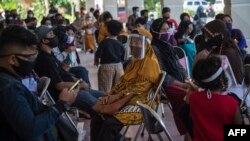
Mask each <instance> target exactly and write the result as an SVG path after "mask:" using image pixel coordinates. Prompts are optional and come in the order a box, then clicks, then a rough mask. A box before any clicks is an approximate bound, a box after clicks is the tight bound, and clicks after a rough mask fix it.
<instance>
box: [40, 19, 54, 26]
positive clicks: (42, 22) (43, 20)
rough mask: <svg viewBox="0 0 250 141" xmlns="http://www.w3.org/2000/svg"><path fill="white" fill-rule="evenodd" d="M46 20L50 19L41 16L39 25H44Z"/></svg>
mask: <svg viewBox="0 0 250 141" xmlns="http://www.w3.org/2000/svg"><path fill="white" fill-rule="evenodd" d="M46 21H51V19H50V18H48V17H43V19H42V20H41V25H44V24H45V22H46ZM51 22H52V21H51Z"/></svg>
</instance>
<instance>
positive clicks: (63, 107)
mask: <svg viewBox="0 0 250 141" xmlns="http://www.w3.org/2000/svg"><path fill="white" fill-rule="evenodd" d="M54 107H55V108H56V109H57V110H58V111H59V113H62V112H66V111H69V110H70V104H69V103H68V102H66V101H63V100H58V101H57V102H56V104H55V105H54Z"/></svg>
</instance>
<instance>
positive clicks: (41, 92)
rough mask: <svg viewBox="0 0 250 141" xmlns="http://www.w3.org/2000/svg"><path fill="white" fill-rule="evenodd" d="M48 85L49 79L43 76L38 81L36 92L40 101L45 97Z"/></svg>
mask: <svg viewBox="0 0 250 141" xmlns="http://www.w3.org/2000/svg"><path fill="white" fill-rule="evenodd" d="M49 84H50V78H48V77H45V76H43V77H41V78H40V79H39V82H38V84H37V92H38V98H39V99H42V98H43V97H44V96H45V94H46V91H47V89H48V87H49Z"/></svg>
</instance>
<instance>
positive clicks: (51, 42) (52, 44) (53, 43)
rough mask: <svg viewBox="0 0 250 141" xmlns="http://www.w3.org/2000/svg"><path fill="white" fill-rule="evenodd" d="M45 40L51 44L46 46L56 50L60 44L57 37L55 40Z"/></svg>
mask: <svg viewBox="0 0 250 141" xmlns="http://www.w3.org/2000/svg"><path fill="white" fill-rule="evenodd" d="M45 39H47V40H49V43H47V44H46V45H48V46H49V47H50V48H55V47H57V46H58V44H59V41H58V38H57V37H56V36H55V37H53V38H45Z"/></svg>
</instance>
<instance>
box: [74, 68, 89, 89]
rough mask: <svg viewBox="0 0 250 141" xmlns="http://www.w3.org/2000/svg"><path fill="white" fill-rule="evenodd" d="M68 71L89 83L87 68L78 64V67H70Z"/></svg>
mask: <svg viewBox="0 0 250 141" xmlns="http://www.w3.org/2000/svg"><path fill="white" fill-rule="evenodd" d="M69 72H70V73H73V74H74V75H75V77H77V78H82V80H84V81H85V82H86V83H88V84H89V86H90V87H91V85H90V81H89V74H88V70H87V69H86V68H85V67H83V66H78V67H72V68H70V70H69Z"/></svg>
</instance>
